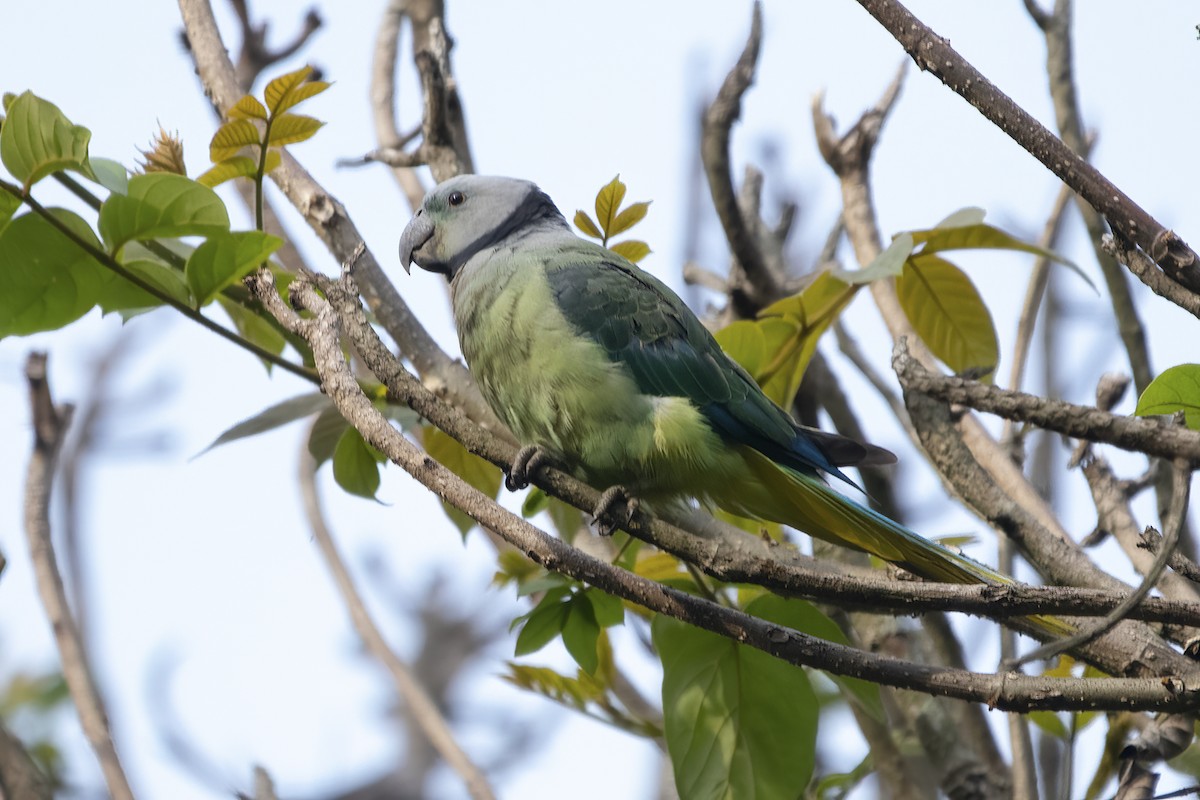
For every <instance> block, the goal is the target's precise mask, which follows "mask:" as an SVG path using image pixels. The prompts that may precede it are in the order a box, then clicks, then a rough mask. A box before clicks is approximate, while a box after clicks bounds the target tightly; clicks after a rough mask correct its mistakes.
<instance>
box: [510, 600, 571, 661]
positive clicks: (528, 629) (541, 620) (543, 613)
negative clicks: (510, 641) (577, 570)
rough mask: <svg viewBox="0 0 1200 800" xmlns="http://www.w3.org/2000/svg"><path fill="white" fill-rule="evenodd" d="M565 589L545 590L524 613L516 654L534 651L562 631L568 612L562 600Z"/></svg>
mask: <svg viewBox="0 0 1200 800" xmlns="http://www.w3.org/2000/svg"><path fill="white" fill-rule="evenodd" d="M567 591H568V590H567V588H566V587H562V588H561V589H553V590H551V591H548V592H546V594H545V595H544V596H543V597H542V600H541V602H540V603H538V604H537V606H535V607H534V609H533V611H531V612H530V613H529V614H528V615H526V617H525V625H524V626H522V628H521V632H520V633H519V634H517V645H516V650H515V652H516V655H519V656H525V655H529V654H530V653H536V652H537V651H538V650H541V649H542V648H543V647H545V646H546V645H548V644H549V643H550V642H551V641H552V640H553V639H554V638H555V637H556V636H558V635H559V633H561V632H562V629H563V625H564V624H566V621H567V615H568V613H570V609H569V608H568V607H567V604H566V603H564V602H563V601H562V600H563V597H564V596H565V595H566V593H567Z"/></svg>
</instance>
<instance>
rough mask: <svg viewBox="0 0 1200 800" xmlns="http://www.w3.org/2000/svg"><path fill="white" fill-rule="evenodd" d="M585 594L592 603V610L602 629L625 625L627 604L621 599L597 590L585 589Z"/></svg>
mask: <svg viewBox="0 0 1200 800" xmlns="http://www.w3.org/2000/svg"><path fill="white" fill-rule="evenodd" d="M583 593H584V594H586V595H587V596H588V598H589V599H590V600H591V601H592V610H593V611H595V613H596V622H597V623H598V624H599V625H600V627H601V628H611V627H612V626H614V625H623V624H625V603H624V601H622V600H621V598H619V597H615V596H613V595H611V594H609V593H608V592H605V591H602V590H600V589H595V588H588V589H584V591H583Z"/></svg>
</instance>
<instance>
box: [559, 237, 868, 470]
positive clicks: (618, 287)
mask: <svg viewBox="0 0 1200 800" xmlns="http://www.w3.org/2000/svg"><path fill="white" fill-rule="evenodd" d="M546 266H547V270H546V274H547V279H548V280H549V282H550V287H551V290H552V292H553V297H554V299H555V301H556V302H557V304H558V307H559V309H560V310H561V311H562V313H563V316H564V317H565V318H566V319H567V320H568V321H569V322H570V323H571V324H572V325H573V326H574V327H575V329H576V330H577V331H578V332H579V333H580V334H581V335H584V336H588V337H590V338H591V339H593V340H594V341H596V342H597V343H599V344H600V345H601V346H602V347H603V348H604V349H605V350H606V351H607V352H608V355H609V358H611V359H612V360H613V361H614V362H618V363H621V364H623V365H625V366H626V367H627V368H628V369H629V372H630V374H631V375H632V377H633V379H634V381H635V383H636V384H637V386H638V388H639V389H640V390H641V391H642V392H644V393H645V394H649V395H654V396H659V397H686V398H687V399H688V400H690V401H691V402H692V403H693V404H694V405H695V406H696V407H697V408H698V409H699V410H700V411H701V413H703V414H704V416H705V417H706V418H707V420H708V421H709V424H711V425H712V426H713V428H714V430H716V431H717V432H718V433H720V434H722V435H723V436H725V437H726V438H727V439H730V440H732V441H734V442H737V443H741V444H747V445H750V446H751V447H753V448H754V449H756V450H758V451H759V452H761V453H763V454H764V455H766V456H768V457H769V458H771V459H773V460H775V461H778V462H779V463H782V464H786V465H787V466H790V467H792V468H793V469H798V470H802V471H805V472H812V471H813V470H821V471H823V472H827V473H830V474H833V475H837V476H838V477H841V478H843V479H846V478H845V476H844V475H842V473H841V472H840V470H838V466H848V465H852V464H860V463H879V462H882V461H888V460H891V458H890V457H891V454H890V453H887V451H885V450H882V449H880V448H874V447H871V446H868V445H864V444H862V443H860V442H856V441H854V440H852V439H847V438H844V437H841V436H836V435H834V434H828V433H824V432H822V431H814V430H813V429H810V428H804V427H802V426H799V425H797V424H796V423H795V422H794V421H793V420H792V419H791V417H789V416H788V415H787V414H786V413H785V412H784V411H783V410H782V409H781V408H779V406H777V405H775V403H773V402H772V401H771V400H770V399H768V398H767V397H766V395H764V394H763V393H762V391H761V390H760V389H759V388H758V386H757V384H755V383H754V380H753V379H752V378H751V377H750V376H749V374H747V373H746V371H745V370H743V369H742V368H741V367H740V366H738V365H737V364H736V363H734V362H733V361H732V360H731V359H730V358H729V357H728V356H726V355H725V353H724V351H722V350H721V347H720V345H718V344H717V341H716V339H714V338H713V337H712V334H710V333H709V332H708V330H707V329H706V328H705V327H704V325H703V324H701V322H700V320H699V319H697V318H696V315H695V314H693V313H692V311H691V310H690V309H689V308H688V307H687V306H686V305H684V303H683V301H682V300H680V299H679V297H678V296H677V295H676V294H675V293H674V292H672V291H671V290H670V289H669V288H667V287H666V286H665V285H664V284H663V283H661V282H660V281H658V280H657V279H656V278H654V277H653V276H652V275H649V274H648V273H646V272H643V271H642V270H640V269H638V268H637V267H635V266H633V265H632V264H629V263H628V262H625V261H624V259H622V258H620V257H618V256H615V255H613V254H612V253H610V252H609V251H607V250H604V249H602V248H600V247H596V246H593V245H591V244H590V243H585V242H580V246H579V247H571V248H567V249H565V250H563V251H561V252H559V253H556V254H555V255H554V256H553V257H551V258H549V259H548V260H547V262H546ZM847 480H848V479H847Z"/></svg>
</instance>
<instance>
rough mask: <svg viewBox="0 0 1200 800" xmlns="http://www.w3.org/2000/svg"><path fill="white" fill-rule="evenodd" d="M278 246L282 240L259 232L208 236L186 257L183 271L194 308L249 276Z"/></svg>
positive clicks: (205, 303)
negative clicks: (192, 298) (193, 301)
mask: <svg viewBox="0 0 1200 800" xmlns="http://www.w3.org/2000/svg"><path fill="white" fill-rule="evenodd" d="M281 246H283V240H282V239H280V238H279V237H278V236H272V235H270V234H269V233H263V232H262V231H238V232H236V233H220V234H214V235H211V236H209V238H208V241H206V242H205V243H204V244H202V245H200V246H199V247H197V248H196V252H194V253H192V255H191V257H190V258H188V260H187V266H186V267H185V268H184V271H183V273H184V277H185V278H186V279H187V283H188V286H190V287H191V289H192V295H193V296H194V297H195V298H196V307H197V308H200V307H201V306H204V305H207V304H208V302H209V301H210V300H212V299H213V298H214V297H215V296H216V294H217V292H219V291H221V290H222V289H224V288H225V287H226V286H229V285H230V284H231V283H233V282H235V281H238V280H241V279H242V278H244V277H246V276H247V275H249V274H250V273H251V272H253V271H254V270H255V269H257V268H258V267H259V265H261V264H262V263H263V262H264V261H266V259H267V257H268V256H269V255H271V253H274V252H275V251H276V250H278V249H279V248H280V247H281Z"/></svg>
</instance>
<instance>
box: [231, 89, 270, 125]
mask: <svg viewBox="0 0 1200 800" xmlns="http://www.w3.org/2000/svg"><path fill="white" fill-rule="evenodd" d="M228 117H229V118H230V119H261V120H262V121H263V122H266V121H267V109H266V108H265V107H264V106H263V104H262V103H260V102H258V98H256V97H255V96H254V95H250V94H248V95H246V96H244V97H243V98H242V99H241V100H238V101H237V102H236V103H234V104H233V107H232V108H230V109H229V114H228Z"/></svg>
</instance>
